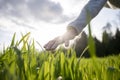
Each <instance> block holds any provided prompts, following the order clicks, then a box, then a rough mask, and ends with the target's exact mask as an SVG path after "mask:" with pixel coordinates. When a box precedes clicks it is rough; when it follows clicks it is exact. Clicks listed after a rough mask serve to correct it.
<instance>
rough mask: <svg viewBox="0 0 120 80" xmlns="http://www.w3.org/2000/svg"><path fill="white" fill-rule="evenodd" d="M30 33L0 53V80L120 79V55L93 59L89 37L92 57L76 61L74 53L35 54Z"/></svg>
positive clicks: (92, 48)
mask: <svg viewBox="0 0 120 80" xmlns="http://www.w3.org/2000/svg"><path fill="white" fill-rule="evenodd" d="M29 35H30V33H27V34H26V35H24V36H22V38H21V39H20V40H18V41H16V40H15V36H16V34H14V36H13V38H12V41H11V44H10V45H9V46H8V47H7V48H4V50H3V51H1V52H0V80H120V55H117V56H115V55H113V56H108V57H104V58H97V57H95V48H94V41H93V39H92V37H91V35H90V37H89V51H90V53H91V56H92V57H91V58H87V59H86V58H83V57H80V58H77V57H76V54H75V51H74V50H73V49H69V50H68V51H67V52H63V51H62V50H61V49H59V50H57V51H54V52H48V51H42V52H40V51H38V50H36V48H35V41H34V40H31V41H28V40H29Z"/></svg>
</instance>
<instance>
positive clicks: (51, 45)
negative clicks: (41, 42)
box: [44, 28, 77, 51]
mask: <svg viewBox="0 0 120 80" xmlns="http://www.w3.org/2000/svg"><path fill="white" fill-rule="evenodd" d="M76 35H77V31H76V30H75V29H73V28H70V29H68V30H67V32H66V33H64V34H63V35H62V36H58V37H56V38H54V39H53V40H50V41H49V42H48V43H47V44H45V46H44V48H45V49H46V50H48V51H51V50H55V49H56V48H57V47H58V46H59V45H60V44H62V43H65V46H66V47H67V46H69V40H71V39H73V38H74V37H75V36H76Z"/></svg>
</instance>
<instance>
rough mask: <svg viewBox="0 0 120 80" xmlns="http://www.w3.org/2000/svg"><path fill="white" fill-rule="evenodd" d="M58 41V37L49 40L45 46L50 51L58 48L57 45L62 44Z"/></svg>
mask: <svg viewBox="0 0 120 80" xmlns="http://www.w3.org/2000/svg"><path fill="white" fill-rule="evenodd" d="M58 41H59V40H58V38H55V39H53V40H51V41H49V42H48V43H47V44H46V45H45V46H44V48H45V49H46V50H48V51H50V50H54V49H56V48H57V46H58V45H59V44H60V43H59V42H58Z"/></svg>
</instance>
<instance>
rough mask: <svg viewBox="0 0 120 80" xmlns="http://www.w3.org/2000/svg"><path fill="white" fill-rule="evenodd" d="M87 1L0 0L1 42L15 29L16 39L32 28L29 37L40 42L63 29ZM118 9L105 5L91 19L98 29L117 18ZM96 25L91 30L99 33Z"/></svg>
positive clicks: (7, 41) (1, 43)
mask: <svg viewBox="0 0 120 80" xmlns="http://www.w3.org/2000/svg"><path fill="white" fill-rule="evenodd" d="M86 1H87V0H0V46H2V45H3V44H7V45H8V44H9V43H10V41H11V37H12V36H13V33H15V32H16V33H17V35H18V36H17V39H19V38H20V33H21V32H22V33H27V32H31V37H32V38H34V39H35V40H36V41H38V42H39V43H40V44H41V45H43V44H44V43H45V42H47V41H49V40H50V39H52V38H54V37H55V36H57V35H61V34H62V33H63V32H65V29H66V26H67V24H68V23H69V22H71V21H73V20H74V19H75V18H76V17H77V16H78V15H79V13H80V10H81V9H82V7H83V6H84V4H85V3H86ZM119 13H120V10H119V9H117V10H112V9H107V8H104V9H103V10H102V11H101V12H100V14H99V15H98V16H97V17H96V18H95V20H93V22H92V23H93V27H96V26H98V28H99V30H101V29H102V27H103V26H104V25H105V24H106V22H113V21H115V20H116V21H117V20H118V17H117V15H118V14H119ZM102 17H104V18H102ZM117 22H119V21H117ZM94 25H95V26H94ZM98 28H93V32H94V33H95V34H96V35H97V36H99V37H100V36H101V35H99V34H100V33H101V32H99V31H98Z"/></svg>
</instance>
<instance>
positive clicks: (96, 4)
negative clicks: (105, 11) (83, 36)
mask: <svg viewBox="0 0 120 80" xmlns="http://www.w3.org/2000/svg"><path fill="white" fill-rule="evenodd" d="M106 2H107V0H89V1H88V3H87V4H86V5H85V6H84V7H83V9H82V11H81V13H80V14H79V16H78V18H77V19H75V20H74V21H73V22H71V23H70V24H68V27H67V28H69V27H73V28H75V29H76V30H77V33H78V34H79V33H80V32H81V31H82V30H83V28H84V27H85V26H86V25H87V22H88V21H87V15H88V14H87V13H89V15H90V17H91V19H93V18H94V17H95V16H96V15H97V14H98V13H99V12H100V10H101V9H102V8H103V6H104V5H105V3H106Z"/></svg>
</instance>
